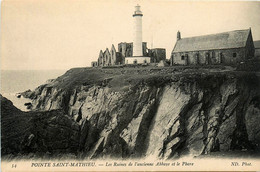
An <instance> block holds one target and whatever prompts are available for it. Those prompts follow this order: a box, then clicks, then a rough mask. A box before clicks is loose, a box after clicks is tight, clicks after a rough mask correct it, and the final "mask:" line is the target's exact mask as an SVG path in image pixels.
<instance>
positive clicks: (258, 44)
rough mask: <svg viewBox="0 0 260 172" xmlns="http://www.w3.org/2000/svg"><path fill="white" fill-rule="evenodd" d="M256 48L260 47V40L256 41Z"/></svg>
mask: <svg viewBox="0 0 260 172" xmlns="http://www.w3.org/2000/svg"><path fill="white" fill-rule="evenodd" d="M254 46H255V48H260V40H258V41H254Z"/></svg>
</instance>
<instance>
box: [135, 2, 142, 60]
mask: <svg viewBox="0 0 260 172" xmlns="http://www.w3.org/2000/svg"><path fill="white" fill-rule="evenodd" d="M142 17H143V14H142V11H141V10H140V6H139V5H137V6H135V12H134V14H133V18H134V40H133V56H143V48H142Z"/></svg>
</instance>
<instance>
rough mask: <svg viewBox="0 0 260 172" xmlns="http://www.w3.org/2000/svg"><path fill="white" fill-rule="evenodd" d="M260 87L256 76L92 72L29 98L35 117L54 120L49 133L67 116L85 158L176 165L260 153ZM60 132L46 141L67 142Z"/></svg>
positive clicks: (70, 75) (73, 73)
mask: <svg viewBox="0 0 260 172" xmlns="http://www.w3.org/2000/svg"><path fill="white" fill-rule="evenodd" d="M259 86H260V78H259V77H258V76H257V75H256V73H244V72H223V71H221V70H215V71H210V72H209V70H207V71H198V70H196V69H185V70H184V71H176V69H170V68H169V69H164V68H161V69H149V68H144V69H141V68H133V69H116V70H115V69H89V68H85V69H71V70H69V71H68V72H66V73H65V74H64V75H62V76H61V77H58V78H57V79H55V80H52V81H51V82H49V83H48V84H44V85H41V86H39V87H38V88H37V89H35V90H34V91H26V92H24V93H23V96H25V97H29V98H31V99H32V100H33V110H42V111H50V112H45V113H50V115H49V116H48V115H46V116H41V117H40V119H42V120H45V121H46V120H47V122H46V123H44V124H42V127H43V128H44V127H45V126H47V128H48V127H49V126H52V125H50V124H49V123H48V122H49V120H52V118H55V120H53V122H54V123H57V124H60V125H61V126H62V124H64V123H65V122H63V121H62V120H59V118H63V117H62V114H57V117H56V116H55V114H54V113H52V110H57V109H60V110H62V111H64V113H65V114H66V115H65V114H63V115H64V116H68V117H67V118H68V119H71V122H68V123H69V124H68V125H72V123H73V126H74V128H75V130H73V131H75V132H78V137H76V135H77V134H76V133H75V134H73V135H75V137H73V140H75V139H76V140H77V138H78V140H77V143H75V146H76V145H77V146H76V147H77V153H76V155H77V156H79V157H86V158H111V157H112V158H140V157H141V158H143V157H150V156H152V157H157V158H163V159H170V158H175V157H180V156H185V155H191V156H199V155H203V154H210V153H211V152H216V151H220V152H221V151H223V152H225V151H229V150H241V151H246V150H259V147H258V146H259V143H260V133H259V131H260V129H259V127H258V124H259V122H260V104H259V103H260V89H259V88H260V87H259ZM31 113H33V112H31ZM56 118H57V119H56ZM67 118H66V119H67ZM74 122H75V123H74ZM50 123H51V122H50ZM28 125H29V124H28ZM30 125H32V128H33V127H36V126H35V125H36V124H35V123H33V124H30ZM53 125H55V124H53ZM66 125H67V124H66ZM77 126H79V129H77ZM38 128H39V127H38ZM56 129H57V130H56ZM56 129H54V130H52V129H51V130H50V132H49V135H46V137H45V140H49V141H50V142H51V139H50V138H51V137H52V136H54V135H57V136H60V135H65V134H67V133H66V132H64V129H60V128H59V127H56ZM42 132H43V133H44V132H45V131H42ZM47 132H48V131H47ZM74 138H75V139H74ZM70 139H72V138H71V137H68V140H70ZM64 142H66V140H64ZM69 143H71V142H70V141H69ZM73 145H74V144H73ZM68 146H69V145H67V147H68ZM49 149H51V147H48V146H47V147H46V151H48V152H53V150H55V149H51V150H49Z"/></svg>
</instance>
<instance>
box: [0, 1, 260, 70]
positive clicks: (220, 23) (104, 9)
mask: <svg viewBox="0 0 260 172" xmlns="http://www.w3.org/2000/svg"><path fill="white" fill-rule="evenodd" d="M137 3H138V4H139V5H140V6H141V10H142V12H143V15H144V16H143V42H147V45H148V48H151V47H152V48H165V49H166V54H167V57H166V58H169V57H170V53H171V51H172V49H173V47H174V45H175V42H176V34H177V31H178V30H179V31H180V32H181V36H182V37H190V36H199V35H206V34H214V33H219V32H226V31H232V30H241V29H248V28H249V27H251V29H252V34H253V40H260V15H259V11H260V1H258V2H252V1H251V2H250V1H249V2H245V1H237V2H226V1H220V2H214V1H173V0H149V1H148V0H120V1H119V0H95V1H94V0H2V3H1V69H3V70H51V69H70V68H73V67H86V66H90V63H91V61H96V60H97V58H98V55H99V51H100V50H105V49H106V48H109V49H111V45H112V44H114V45H115V47H116V49H117V45H118V43H120V42H132V39H133V17H132V14H133V12H134V6H135V5H136V4H137Z"/></svg>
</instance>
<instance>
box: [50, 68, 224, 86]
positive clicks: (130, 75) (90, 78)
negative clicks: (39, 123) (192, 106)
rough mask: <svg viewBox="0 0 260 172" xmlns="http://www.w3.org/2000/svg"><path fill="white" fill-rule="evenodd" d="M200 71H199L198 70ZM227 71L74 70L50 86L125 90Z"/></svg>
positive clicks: (178, 69) (158, 69) (218, 69)
mask: <svg viewBox="0 0 260 172" xmlns="http://www.w3.org/2000/svg"><path fill="white" fill-rule="evenodd" d="M198 69H199V70H198ZM223 69H225V68H224V67H222V66H213V67H212V66H208V67H207V68H201V67H196V66H189V67H188V66H187V67H183V66H177V67H161V68H159V67H151V66H148V67H124V68H103V69H102V68H73V69H70V70H68V71H67V72H66V73H65V74H64V75H62V76H60V77H58V78H57V79H56V80H55V82H52V83H51V84H49V86H54V87H58V88H61V89H63V90H70V89H71V88H75V87H76V86H80V85H85V86H87V85H90V86H91V85H108V86H109V87H111V88H113V89H119V90H120V89H121V88H122V89H123V88H124V87H125V86H128V85H135V84H137V83H140V82H146V83H150V84H152V85H154V84H161V83H164V81H169V80H175V79H176V77H182V76H191V77H193V78H196V77H198V76H208V75H215V74H216V73H219V74H221V75H222V74H223V71H221V70H223Z"/></svg>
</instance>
